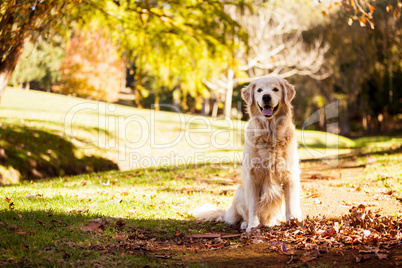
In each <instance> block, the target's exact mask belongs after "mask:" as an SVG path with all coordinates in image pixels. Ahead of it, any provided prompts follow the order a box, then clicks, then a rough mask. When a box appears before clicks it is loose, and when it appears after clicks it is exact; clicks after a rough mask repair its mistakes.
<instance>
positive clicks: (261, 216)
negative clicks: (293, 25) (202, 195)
mask: <svg viewBox="0 0 402 268" xmlns="http://www.w3.org/2000/svg"><path fill="white" fill-rule="evenodd" d="M295 93H296V92H295V89H294V87H293V86H292V85H290V84H289V83H288V82H287V81H286V80H284V79H280V78H268V77H264V78H259V79H257V80H255V81H254V82H252V83H251V84H250V85H248V86H247V87H245V88H243V89H242V91H241V95H242V98H243V99H244V101H245V102H246V103H247V108H248V113H249V115H250V121H249V124H248V127H247V129H246V131H245V146H244V154H243V165H242V171H241V176H242V179H243V185H241V186H240V187H239V188H238V189H237V190H236V192H235V195H234V199H233V203H232V205H231V207H230V208H229V210H228V211H225V210H222V209H217V208H216V207H215V206H213V205H210V204H207V205H204V206H202V207H199V208H197V209H195V210H194V211H193V213H192V214H193V215H194V217H195V218H196V219H199V220H215V221H223V222H226V223H228V224H237V223H240V224H241V225H240V227H241V228H242V229H246V231H247V232H250V231H251V230H252V228H255V227H257V226H258V225H259V224H260V223H261V224H264V225H268V226H272V225H275V224H278V223H279V222H280V221H283V220H285V219H286V221H290V220H291V219H297V220H301V209H300V169H299V157H298V154H297V141H296V135H295V126H294V124H293V122H292V120H293V109H292V106H291V101H292V99H293V98H294V96H295ZM285 211H286V217H285Z"/></svg>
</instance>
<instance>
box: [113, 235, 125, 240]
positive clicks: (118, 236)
mask: <svg viewBox="0 0 402 268" xmlns="http://www.w3.org/2000/svg"><path fill="white" fill-rule="evenodd" d="M114 238H115V239H123V238H124V236H123V235H121V234H115V235H114Z"/></svg>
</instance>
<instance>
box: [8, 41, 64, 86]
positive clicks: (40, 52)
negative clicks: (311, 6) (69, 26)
mask: <svg viewBox="0 0 402 268" xmlns="http://www.w3.org/2000/svg"><path fill="white" fill-rule="evenodd" d="M60 39H61V38H60V37H57V38H56V37H54V38H53V39H52V40H51V41H50V42H48V41H45V40H43V39H42V38H38V40H37V41H36V42H35V44H33V43H31V42H29V43H27V45H26V48H25V50H24V52H23V53H22V55H21V58H20V60H19V62H18V64H17V66H16V68H15V70H14V72H13V74H12V76H11V79H10V81H11V84H13V85H22V84H24V83H25V84H26V88H29V85H30V82H32V81H35V82H37V83H39V84H40V86H41V87H42V88H44V89H47V90H50V87H51V85H52V84H54V83H55V82H56V81H57V80H58V79H59V76H60V73H59V69H60V64H61V61H62V59H63V57H64V47H63V46H62V45H61V42H60Z"/></svg>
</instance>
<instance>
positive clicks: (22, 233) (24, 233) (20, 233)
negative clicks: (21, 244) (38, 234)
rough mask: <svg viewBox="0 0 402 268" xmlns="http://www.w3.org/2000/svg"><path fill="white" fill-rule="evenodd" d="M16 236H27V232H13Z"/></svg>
mask: <svg viewBox="0 0 402 268" xmlns="http://www.w3.org/2000/svg"><path fill="white" fill-rule="evenodd" d="M15 233H16V234H19V235H26V234H27V232H25V231H18V232H15Z"/></svg>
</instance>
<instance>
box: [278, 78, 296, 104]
mask: <svg viewBox="0 0 402 268" xmlns="http://www.w3.org/2000/svg"><path fill="white" fill-rule="evenodd" d="M281 86H282V92H283V101H284V102H285V104H286V105H287V106H290V102H291V101H292V100H293V98H294V97H295V95H296V90H295V87H294V86H293V85H291V84H289V83H288V81H286V80H285V79H282V81H281Z"/></svg>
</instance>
